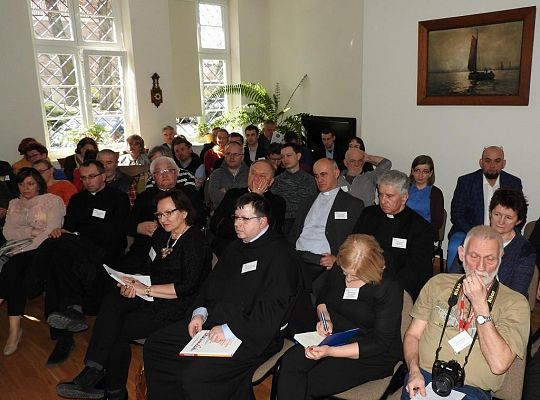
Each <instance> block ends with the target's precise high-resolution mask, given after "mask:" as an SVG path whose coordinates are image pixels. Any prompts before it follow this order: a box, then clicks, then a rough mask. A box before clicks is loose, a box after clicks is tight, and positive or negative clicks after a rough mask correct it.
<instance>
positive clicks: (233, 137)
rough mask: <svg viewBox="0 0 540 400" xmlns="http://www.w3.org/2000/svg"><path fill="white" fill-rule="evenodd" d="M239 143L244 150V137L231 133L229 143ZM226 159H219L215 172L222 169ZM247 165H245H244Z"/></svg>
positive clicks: (216, 162) (215, 164) (215, 165)
mask: <svg viewBox="0 0 540 400" xmlns="http://www.w3.org/2000/svg"><path fill="white" fill-rule="evenodd" d="M233 142H234V143H238V144H239V145H240V146H241V147H242V148H244V137H243V136H242V135H241V134H240V133H238V132H231V133H230V134H229V141H228V143H233ZM224 159H225V158H224V157H223V158H218V159H217V160H216V161H215V162H214V168H213V169H212V170H213V171H215V170H216V169H218V168H220V167H221V164H223V160H224ZM244 164H245V163H244ZM246 165H247V164H246Z"/></svg>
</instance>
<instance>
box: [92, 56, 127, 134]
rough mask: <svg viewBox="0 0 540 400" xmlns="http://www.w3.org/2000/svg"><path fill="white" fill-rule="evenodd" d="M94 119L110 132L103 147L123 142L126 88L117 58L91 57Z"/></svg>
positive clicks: (119, 59)
mask: <svg viewBox="0 0 540 400" xmlns="http://www.w3.org/2000/svg"><path fill="white" fill-rule="evenodd" d="M87 62H88V69H89V79H90V91H91V93H92V117H93V122H94V124H99V125H103V126H104V127H105V129H106V130H107V132H108V136H107V137H106V138H105V139H104V143H110V142H118V141H123V140H124V85H123V82H122V63H121V58H120V57H118V56H108V55H90V56H88V61H87Z"/></svg>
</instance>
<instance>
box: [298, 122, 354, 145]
mask: <svg viewBox="0 0 540 400" xmlns="http://www.w3.org/2000/svg"><path fill="white" fill-rule="evenodd" d="M302 125H303V126H304V129H305V130H306V146H307V147H309V148H310V149H316V148H319V147H321V146H322V141H321V132H322V130H323V129H324V128H328V129H330V130H331V131H332V132H334V133H335V134H336V144H338V145H343V146H345V145H346V144H347V141H348V140H349V139H350V138H352V137H355V136H356V118H348V117H322V116H319V115H308V116H306V117H303V118H302Z"/></svg>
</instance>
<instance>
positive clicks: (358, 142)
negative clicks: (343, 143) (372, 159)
mask: <svg viewBox="0 0 540 400" xmlns="http://www.w3.org/2000/svg"><path fill="white" fill-rule="evenodd" d="M347 149H358V150H362V151H366V146H365V145H364V141H363V140H362V139H361V138H359V137H358V136H355V137H353V138H350V139H349V140H348V141H347ZM362 171H363V172H369V171H373V165H371V163H368V162H366V163H364V168H363V169H362Z"/></svg>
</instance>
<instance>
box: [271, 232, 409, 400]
mask: <svg viewBox="0 0 540 400" xmlns="http://www.w3.org/2000/svg"><path fill="white" fill-rule="evenodd" d="M336 262H337V264H338V265H339V267H334V268H332V269H331V270H330V271H329V274H328V276H327V278H326V282H325V286H324V287H323V289H322V290H321V292H320V293H319V295H318V296H317V315H318V317H319V319H320V320H319V322H317V325H316V330H317V332H318V333H319V336H320V341H322V340H323V339H324V338H325V336H327V335H329V334H331V333H337V332H343V331H346V330H349V329H353V328H360V330H359V331H358V333H357V334H356V335H355V336H354V337H352V338H351V339H350V340H348V341H347V343H346V344H344V345H342V346H336V347H331V346H318V345H314V346H307V347H305V348H304V347H303V346H302V345H300V344H298V345H296V346H294V347H292V348H291V349H289V351H287V353H285V355H284V356H283V359H282V362H281V370H280V374H279V379H278V382H277V388H278V389H277V392H278V398H279V400H289V399H290V400H300V399H313V398H326V397H328V396H331V395H333V394H336V393H340V392H343V391H345V390H348V389H350V388H352V387H355V386H357V385H361V384H363V383H365V382H368V381H371V380H374V379H380V378H384V377H386V376H390V375H392V373H393V370H394V366H395V365H396V363H397V362H398V361H399V360H400V359H401V357H402V344H401V333H400V329H401V312H402V307H403V289H402V288H401V285H400V284H399V283H398V282H397V281H395V280H393V279H389V278H388V277H387V276H385V277H383V272H384V264H385V262H384V256H383V250H382V249H381V247H380V246H379V244H378V243H377V241H376V240H375V238H373V236H369V235H350V236H349V237H348V238H347V239H346V240H345V242H343V244H342V245H341V247H340V248H339V252H338V255H337V261H336ZM325 328H326V329H325ZM317 341H319V340H317Z"/></svg>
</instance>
